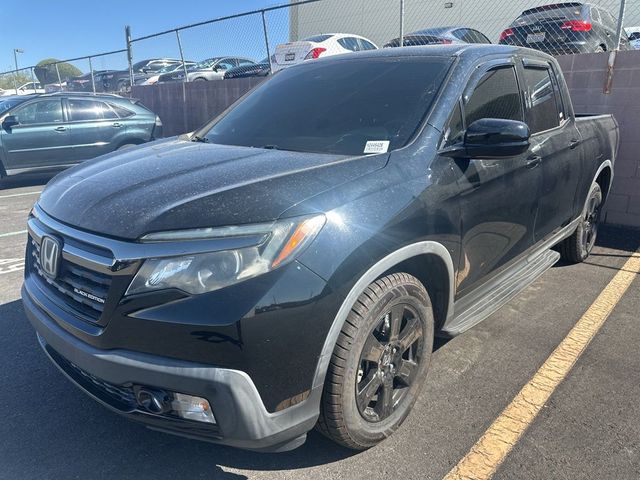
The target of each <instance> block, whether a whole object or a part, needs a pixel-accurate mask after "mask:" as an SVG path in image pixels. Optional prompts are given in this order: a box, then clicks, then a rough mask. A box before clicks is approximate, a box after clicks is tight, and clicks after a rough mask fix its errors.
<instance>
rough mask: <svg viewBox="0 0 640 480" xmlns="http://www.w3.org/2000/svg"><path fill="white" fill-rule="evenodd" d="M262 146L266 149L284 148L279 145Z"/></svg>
mask: <svg viewBox="0 0 640 480" xmlns="http://www.w3.org/2000/svg"><path fill="white" fill-rule="evenodd" d="M261 148H264V149H265V150H282V149H281V148H280V147H279V146H278V145H263V146H262V147H261Z"/></svg>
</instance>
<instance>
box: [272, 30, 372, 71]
mask: <svg viewBox="0 0 640 480" xmlns="http://www.w3.org/2000/svg"><path fill="white" fill-rule="evenodd" d="M377 48H378V47H377V46H376V44H375V43H373V42H372V41H371V40H369V39H367V38H364V37H361V36H359V35H351V34H348V33H327V34H321V35H314V36H312V37H308V38H305V39H304V40H301V41H299V42H289V43H283V44H280V45H278V46H277V47H276V52H275V53H274V55H273V57H272V58H271V71H272V72H274V73H275V72H277V71H278V70H282V69H283V68H287V67H290V66H291V65H296V64H298V63H300V62H303V61H305V60H314V59H316V58H320V57H329V56H331V55H340V54H343V53H350V52H360V51H364V50H376V49H377Z"/></svg>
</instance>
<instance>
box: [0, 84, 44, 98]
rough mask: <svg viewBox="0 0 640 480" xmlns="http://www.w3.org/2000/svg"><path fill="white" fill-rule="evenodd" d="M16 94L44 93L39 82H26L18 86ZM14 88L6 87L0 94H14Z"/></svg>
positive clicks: (4, 95)
mask: <svg viewBox="0 0 640 480" xmlns="http://www.w3.org/2000/svg"><path fill="white" fill-rule="evenodd" d="M17 93H18V95H31V94H34V93H44V88H42V85H41V84H40V83H39V82H27V83H25V84H24V85H20V86H19V87H18V92H17ZM15 94H16V89H15V88H7V89H6V90H3V91H2V93H0V96H2V97H6V96H8V95H15Z"/></svg>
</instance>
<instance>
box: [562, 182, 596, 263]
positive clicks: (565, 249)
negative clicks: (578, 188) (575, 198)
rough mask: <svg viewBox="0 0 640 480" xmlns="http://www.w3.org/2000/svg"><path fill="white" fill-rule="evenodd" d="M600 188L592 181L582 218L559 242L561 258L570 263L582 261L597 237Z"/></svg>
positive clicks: (591, 248)
mask: <svg viewBox="0 0 640 480" xmlns="http://www.w3.org/2000/svg"><path fill="white" fill-rule="evenodd" d="M601 207H602V190H601V189H600V185H598V184H597V183H594V184H593V185H592V186H591V190H589V195H588V196H587V201H586V203H585V205H584V208H583V210H582V219H581V221H580V224H579V225H578V227H577V228H576V230H575V232H573V234H572V235H571V236H570V237H568V238H567V239H565V240H564V241H563V242H562V243H561V244H560V248H559V250H560V255H561V256H562V259H563V260H565V261H567V262H570V263H581V262H584V261H585V260H586V259H587V257H588V256H589V255H590V254H591V250H593V247H594V245H595V244H596V239H597V237H598V225H599V223H600V210H601Z"/></svg>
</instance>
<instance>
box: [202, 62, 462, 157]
mask: <svg viewBox="0 0 640 480" xmlns="http://www.w3.org/2000/svg"><path fill="white" fill-rule="evenodd" d="M450 64H451V59H450V58H445V57H409V58H404V59H402V60H401V61H399V59H398V58H395V57H394V58H362V59H353V58H351V59H349V60H348V61H335V62H332V63H315V64H312V63H307V64H305V65H304V66H301V67H293V68H290V69H287V70H284V71H282V72H280V73H278V75H276V76H274V77H273V78H272V79H270V80H269V81H268V82H266V83H264V84H263V85H262V86H260V87H259V88H257V89H256V90H254V91H253V92H252V93H250V94H249V95H248V96H247V97H245V98H244V99H243V100H242V101H241V102H240V103H238V104H237V105H236V106H235V107H234V108H233V109H232V110H230V111H229V112H228V113H227V114H226V115H225V116H224V117H222V118H221V119H220V120H218V122H217V123H216V124H214V125H213V127H212V128H211V129H210V130H209V131H208V132H206V133H204V134H203V133H201V132H199V133H198V135H197V136H198V137H203V136H204V137H205V139H206V141H209V142H212V143H218V144H224V145H238V146H246V147H258V148H275V149H281V150H294V151H302V152H318V153H334V154H341V155H362V154H364V153H384V152H385V151H387V150H393V149H396V148H400V147H402V146H403V145H404V144H405V143H406V142H407V141H409V139H410V138H411V136H412V135H413V133H414V132H415V131H416V129H417V128H418V126H419V125H420V123H421V121H422V119H423V118H424V116H425V114H426V113H427V111H428V110H429V108H430V107H431V105H432V103H433V101H434V99H435V96H436V94H437V92H438V90H439V88H440V85H441V84H442V82H443V80H444V77H445V75H446V73H447V70H448V67H449V65H450Z"/></svg>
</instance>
